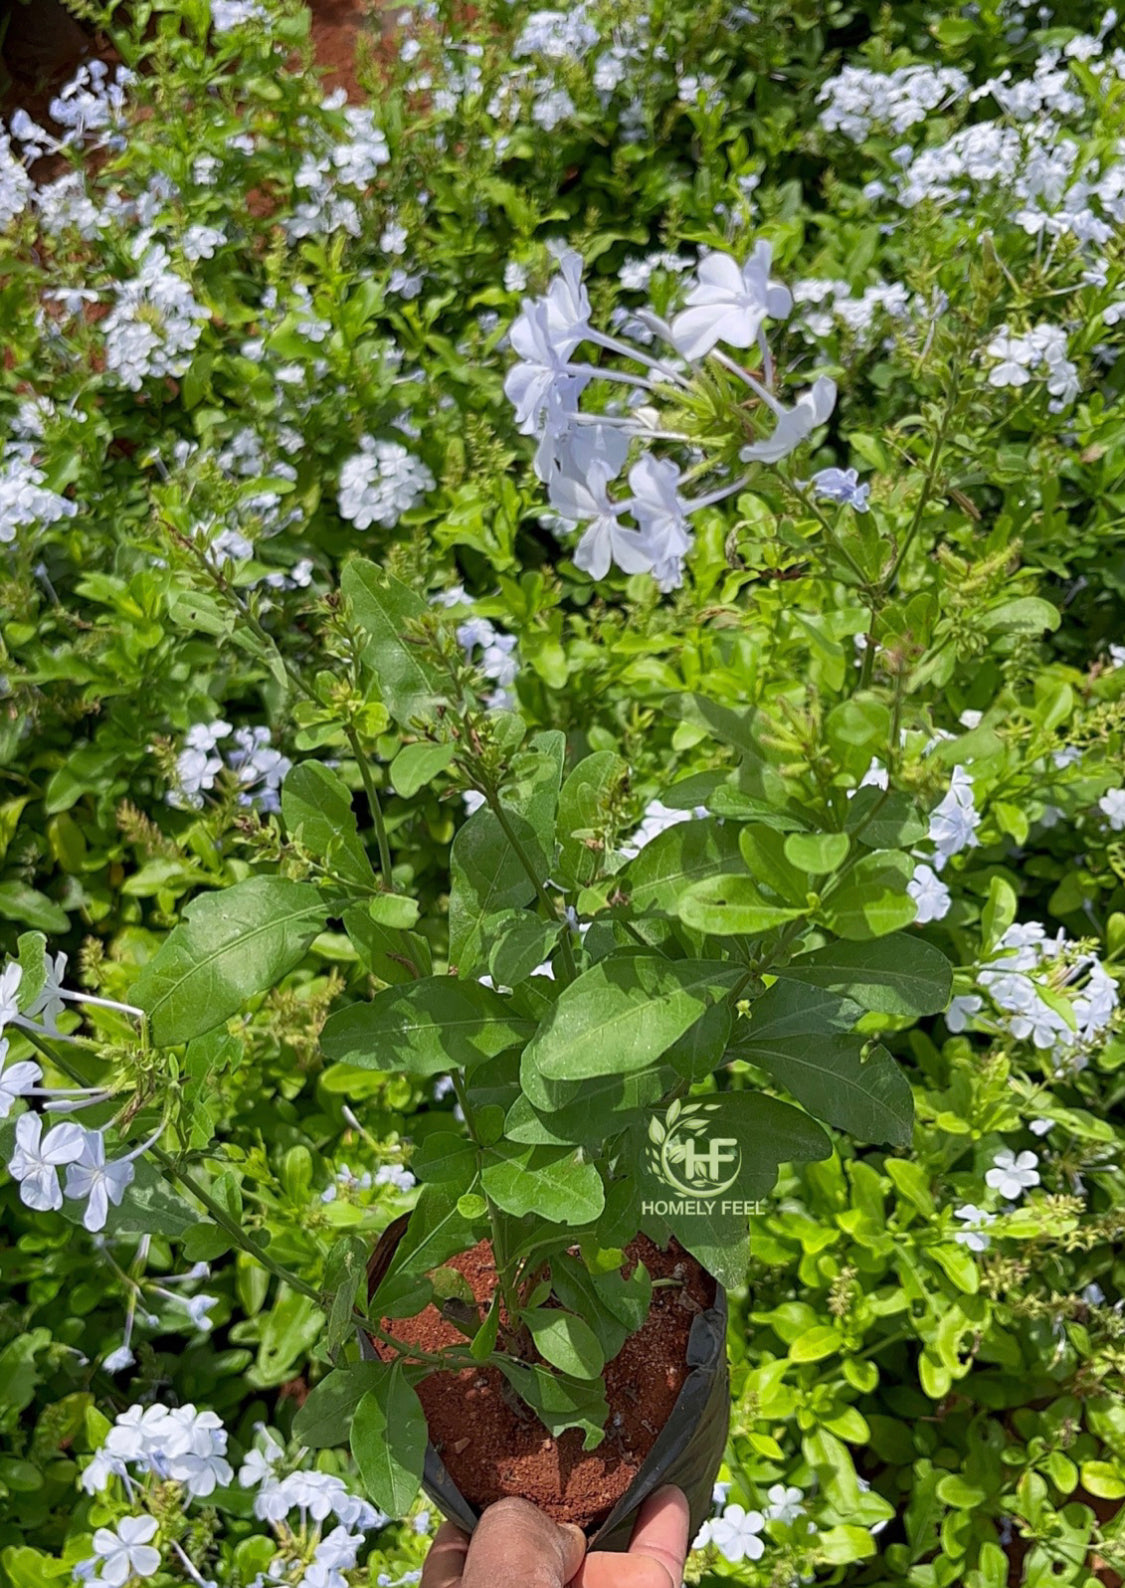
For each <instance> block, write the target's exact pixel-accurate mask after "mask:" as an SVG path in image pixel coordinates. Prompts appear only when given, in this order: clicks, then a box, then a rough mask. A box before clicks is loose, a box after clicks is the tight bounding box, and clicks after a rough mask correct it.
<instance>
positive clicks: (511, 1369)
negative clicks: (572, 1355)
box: [497, 1356, 609, 1450]
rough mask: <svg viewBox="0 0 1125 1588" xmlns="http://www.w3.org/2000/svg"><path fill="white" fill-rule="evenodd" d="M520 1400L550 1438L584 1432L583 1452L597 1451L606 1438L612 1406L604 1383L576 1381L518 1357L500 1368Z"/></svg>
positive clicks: (507, 1357)
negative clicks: (568, 1433) (532, 1413)
mask: <svg viewBox="0 0 1125 1588" xmlns="http://www.w3.org/2000/svg"><path fill="white" fill-rule="evenodd" d="M497 1366H498V1367H499V1368H500V1371H501V1372H502V1373H503V1374H504V1376H505V1378H506V1379H507V1380H508V1382H509V1383H510V1384H511V1386H512V1388H513V1389H514V1390H515V1391H516V1393H517V1395H519V1396H520V1398H521V1399H522V1400H524V1401H526V1402H527V1404H528V1405H529V1406H530V1407H531V1409H532V1411H533V1412H534V1413H535V1415H536V1416H537V1417H538V1418H539V1421H540V1422H541V1423H542V1424H543V1426H544V1428H546V1430H547V1432H548V1433H549V1434H554V1435H555V1436H556V1438H557V1436H558V1435H559V1434H561V1433H565V1431H566V1430H567V1429H568V1428H582V1429H584V1430H585V1434H586V1437H585V1439H584V1440H583V1444H582V1448H583V1450H593V1449H595V1448H596V1446H598V1445H600V1444H601V1442H602V1440H603V1439H604V1438H605V1422H606V1419H607V1418H608V1416H609V1403H608V1402H607V1400H606V1398H605V1392H604V1390H603V1388H602V1383H601V1380H600V1379H576V1378H571V1377H570V1376H569V1375H566V1374H562V1373H558V1372H552V1370H551V1369H550V1368H546V1367H541V1366H539V1365H537V1364H536V1365H531V1366H529V1365H528V1364H527V1363H526V1362H517V1361H516V1360H515V1358H514V1357H509V1356H506V1357H503V1358H502V1359H501V1360H500V1361H499V1362H498V1364H497Z"/></svg>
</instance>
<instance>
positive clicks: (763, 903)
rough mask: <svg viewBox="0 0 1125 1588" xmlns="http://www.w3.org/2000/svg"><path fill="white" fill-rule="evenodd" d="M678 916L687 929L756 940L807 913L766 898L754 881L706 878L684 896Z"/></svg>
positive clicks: (678, 908) (680, 902)
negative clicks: (760, 935)
mask: <svg viewBox="0 0 1125 1588" xmlns="http://www.w3.org/2000/svg"><path fill="white" fill-rule="evenodd" d="M677 913H678V914H679V917H680V920H681V921H682V922H683V923H684V925H685V926H690V927H691V928H692V930H693V931H696V932H705V933H707V934H708V935H709V936H712V937H742V936H748V937H756V936H758V935H759V934H760V933H762V932H771V931H773V929H774V927H776V926H784V925H785V923H786V922H787V921H795V920H797V919H798V917H800V916H801V915H804V914H805V911H804V910H801V909H796V908H791V907H790V906H788V905H782V904H775V903H773V902H772V901H771V900H769V899H766V898H764V897H763V895H762V894H761V893H759V891H758V889H757V887H756V886H755V884H754V880H753V878H752V877H748V876H733V877H726V876H723V877H705V878H704V879H703V881H702V882H697V883H695V884H694V886H692V887H690V888H688V889H686V890H685V892H683V893H681V894H680V897H679V900H678V905H677Z"/></svg>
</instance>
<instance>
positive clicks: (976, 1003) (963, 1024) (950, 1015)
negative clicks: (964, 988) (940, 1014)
mask: <svg viewBox="0 0 1125 1588" xmlns="http://www.w3.org/2000/svg"><path fill="white" fill-rule="evenodd" d="M983 1008H984V999H983V998H981V997H979V996H978V995H977V994H976V993H960V994H958V996H957V997H956V998H951V999H950V1000H949V1008H948V1009H947V1010H946V1011H945V1016H944V1018H945V1023H946V1025H947V1026H948V1027H949V1029H950V1031H954V1032H961V1031H964V1030H965V1029H966V1028H967V1026H968V1024H969V1021H970V1020H971V1019H972V1018H973V1016H974V1015H978V1014H980V1012H981V1010H982V1009H983Z"/></svg>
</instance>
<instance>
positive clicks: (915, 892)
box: [906, 863, 953, 926]
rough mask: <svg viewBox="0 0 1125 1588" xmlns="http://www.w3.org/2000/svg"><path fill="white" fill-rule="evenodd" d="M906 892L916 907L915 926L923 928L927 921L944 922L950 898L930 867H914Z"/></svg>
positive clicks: (922, 865) (920, 865)
mask: <svg viewBox="0 0 1125 1588" xmlns="http://www.w3.org/2000/svg"><path fill="white" fill-rule="evenodd" d="M906 891H907V893H908V894H909V895H910V897H911V898H912V899H913V900H914V903H915V904H916V905H917V906H918V913H917V915H916V916H915V917H914V924H915V925H916V926H925V925H926V923H927V921H941V920H944V919H945V917H946V916H947V915H948V914H949V907H950V905H951V903H952V902H953V901H952V897H951V895H950V892H949V889H948V888H947V887H946V885H945V883H944V882H943V881H942V880H941V878H940V877H939V876H938V874H937V872H936V871H934V869H933V867H932V866H927V865H924V864H921V863H920V864H918V865H916V866H915V867H914V875H913V876H912V877H911V879H910V881H909V882H908V883H907V884H906Z"/></svg>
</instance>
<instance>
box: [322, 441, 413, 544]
mask: <svg viewBox="0 0 1125 1588" xmlns="http://www.w3.org/2000/svg"><path fill="white" fill-rule="evenodd" d="M359 446H360V450H359V451H358V452H356V453H353V454H352V456H351V457H350V458H348V459H347V460H346V461H345V462H344V464H343V466H342V468H341V469H340V487H339V494H338V498H337V500H338V503H339V508H340V516H341V518H346V519H347V520H348V522H349V523H351V524H354V525H355V527H356V528H357V529H369V528H370V527H371V525H372V524H382V525H383V526H384V528H387V529H391V528H393V527H394V525H395V524H397V523H398V521H399V519H400V518H401V517H402V515H403V513H406V512H408V511H409V510H410V508H412V507H413V506H414V504H415V503H416V502H418V501H419V500H420V499H421V498H422V497H423V496H425V494H426V492H427V491H432V490H433V488H434V477H433V475H432V474H431V473H430V471H429V469H428V468H427V467H426V465H425V464H424V463H423V462H422V461H421V460H420V459H419V458H416V457H414V456H413V454H412V453H410V452H408V451H407V449H406V448H405V447H404V446H403V445H402V444H401V443H400V442H398V441H378V440H376V439H375V437H374V436H370V435H366V436H364V437H363V438H362V439H361V441H360V444H359Z"/></svg>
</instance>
